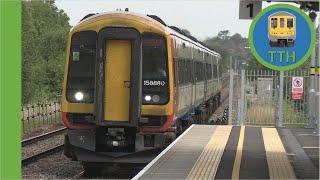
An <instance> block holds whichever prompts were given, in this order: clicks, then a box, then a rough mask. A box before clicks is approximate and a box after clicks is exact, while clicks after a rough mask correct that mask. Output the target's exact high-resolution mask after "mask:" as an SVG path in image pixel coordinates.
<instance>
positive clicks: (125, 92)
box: [94, 27, 142, 127]
mask: <svg viewBox="0 0 320 180" xmlns="http://www.w3.org/2000/svg"><path fill="white" fill-rule="evenodd" d="M97 47H98V51H97V52H98V53H97V61H96V69H97V71H96V75H95V77H96V81H95V89H96V91H95V100H94V113H95V120H96V124H98V125H115V126H119V125H120V126H121V125H124V124H126V125H127V124H131V126H132V127H137V125H138V119H139V118H140V115H141V86H142V54H141V52H142V50H141V49H142V47H141V34H140V33H139V32H138V31H137V30H136V29H133V28H124V27H106V28H103V29H102V30H100V31H99V34H98V44H97Z"/></svg>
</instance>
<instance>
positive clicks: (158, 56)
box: [142, 33, 169, 104]
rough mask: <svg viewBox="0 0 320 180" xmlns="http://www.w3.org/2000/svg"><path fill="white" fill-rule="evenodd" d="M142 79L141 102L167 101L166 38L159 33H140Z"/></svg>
mask: <svg viewBox="0 0 320 180" xmlns="http://www.w3.org/2000/svg"><path fill="white" fill-rule="evenodd" d="M142 81H143V88H142V94H143V99H142V103H143V104H166V103H167V102H168V101H169V86H168V83H169V82H168V64H167V45H166V39H165V38H164V37H163V36H161V35H159V34H155V33H143V34H142ZM145 96H148V97H151V98H144V97H145ZM153 97H154V98H153Z"/></svg>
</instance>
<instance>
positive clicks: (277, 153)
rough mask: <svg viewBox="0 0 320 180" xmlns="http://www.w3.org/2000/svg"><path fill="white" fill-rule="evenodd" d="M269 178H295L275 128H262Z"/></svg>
mask: <svg viewBox="0 0 320 180" xmlns="http://www.w3.org/2000/svg"><path fill="white" fill-rule="evenodd" d="M262 135H263V142H264V147H265V150H266V156H267V162H268V168H269V176H270V179H295V178H296V176H295V174H294V171H293V168H292V166H291V164H290V162H289V159H288V157H287V153H286V150H285V149H284V147H283V144H282V142H281V139H280V137H279V134H278V132H277V130H276V129H275V128H262Z"/></svg>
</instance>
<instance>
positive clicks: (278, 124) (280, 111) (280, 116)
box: [276, 71, 283, 127]
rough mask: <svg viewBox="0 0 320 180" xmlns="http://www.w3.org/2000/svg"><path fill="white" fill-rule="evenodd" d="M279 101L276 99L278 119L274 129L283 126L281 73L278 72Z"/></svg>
mask: <svg viewBox="0 0 320 180" xmlns="http://www.w3.org/2000/svg"><path fill="white" fill-rule="evenodd" d="M278 97H279V99H278V108H277V109H278V111H277V112H278V117H277V118H276V127H282V124H283V108H282V101H283V71H280V85H279V96H278Z"/></svg>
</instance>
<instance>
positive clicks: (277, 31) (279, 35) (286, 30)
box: [268, 11, 296, 47]
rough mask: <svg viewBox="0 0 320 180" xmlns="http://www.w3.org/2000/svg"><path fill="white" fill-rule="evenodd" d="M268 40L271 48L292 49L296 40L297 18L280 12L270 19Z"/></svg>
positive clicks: (272, 15)
mask: <svg viewBox="0 0 320 180" xmlns="http://www.w3.org/2000/svg"><path fill="white" fill-rule="evenodd" d="M268 38H269V45H270V46H271V47H292V46H294V43H295V40H296V17H295V16H294V15H293V14H291V13H288V12H284V11H280V12H276V13H273V14H271V15H270V16H269V17H268Z"/></svg>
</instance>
